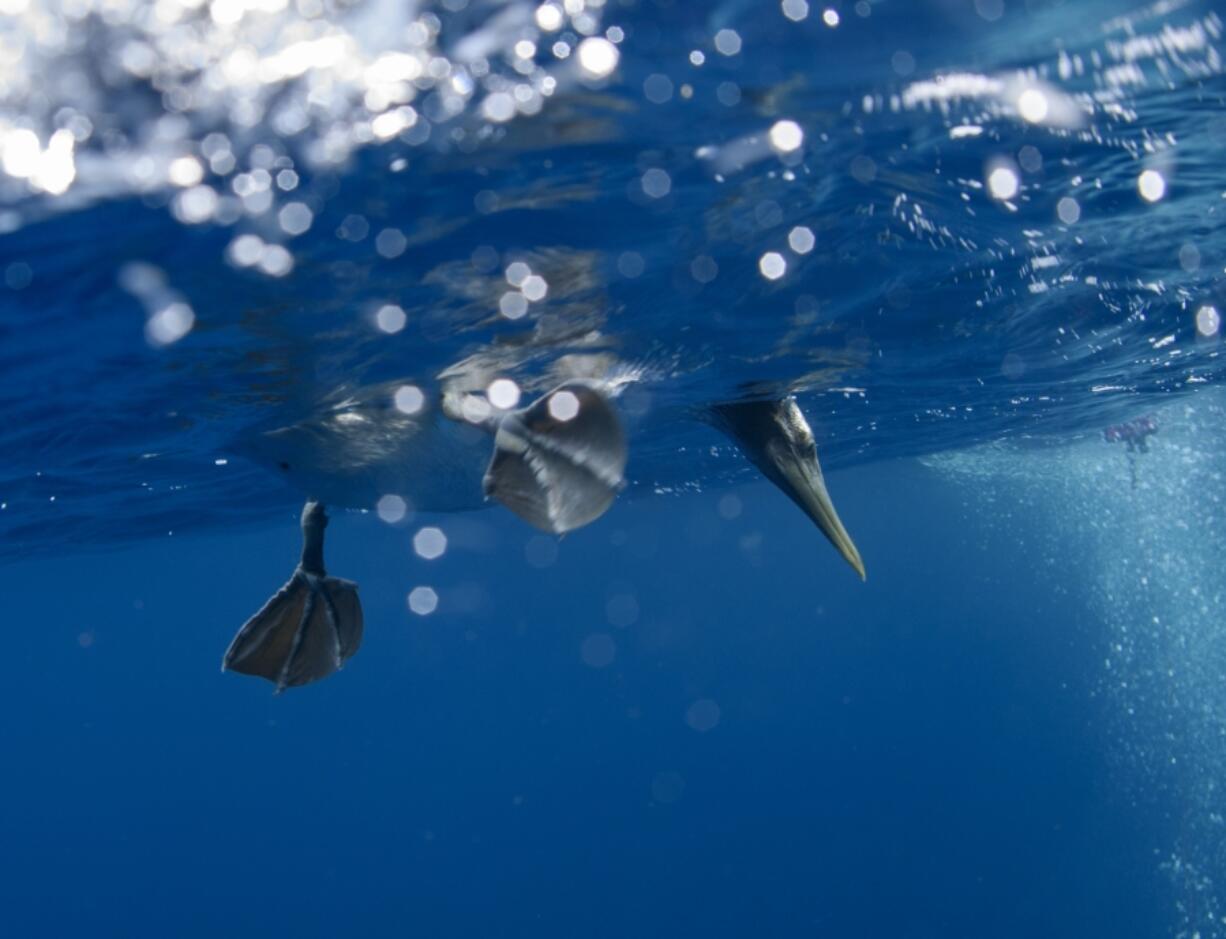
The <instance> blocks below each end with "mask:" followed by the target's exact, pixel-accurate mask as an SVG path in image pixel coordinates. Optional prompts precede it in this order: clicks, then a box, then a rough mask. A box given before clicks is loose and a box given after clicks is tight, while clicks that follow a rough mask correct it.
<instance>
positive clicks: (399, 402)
mask: <svg viewBox="0 0 1226 939" xmlns="http://www.w3.org/2000/svg"><path fill="white" fill-rule="evenodd" d="M392 401H393V403H394V404H395V405H396V410H397V411H399V412H400V413H401V414H416V413H418V412H419V411H420V410H421V409H422V408H423V407H424V406H425V403H426V396H425V395H424V394H422V390H421V389H420V388H418V387H417V386H416V385H401V386H400V387H399V388H397V389H396V393H395V395H393V396H392Z"/></svg>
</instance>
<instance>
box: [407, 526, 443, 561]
mask: <svg viewBox="0 0 1226 939" xmlns="http://www.w3.org/2000/svg"><path fill="white" fill-rule="evenodd" d="M413 550H414V551H416V552H417V556H418V557H420V558H424V559H425V560H427V561H433V560H435V559H436V558H441V557H442V556H443V553H444V552H445V551H446V550H447V536H446V535H445V534H443V530H442V529H441V528H434V527H433V526H429V527H426V528H423V529H422V530H421V531H419V532H418V533H417V534H416V535H414V536H413Z"/></svg>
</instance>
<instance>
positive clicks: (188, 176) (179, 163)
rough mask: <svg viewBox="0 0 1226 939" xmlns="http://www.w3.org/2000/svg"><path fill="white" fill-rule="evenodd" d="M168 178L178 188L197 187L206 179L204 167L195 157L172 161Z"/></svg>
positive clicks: (167, 171) (168, 169)
mask: <svg viewBox="0 0 1226 939" xmlns="http://www.w3.org/2000/svg"><path fill="white" fill-rule="evenodd" d="M166 177H167V178H168V179H169V180H170V181H171V182H172V183H173V184H174V185H176V186H195V185H196V184H197V183H199V182H200V181H201V180H202V179H204V167H203V166H201V165H200V161H199V160H197V159H196V158H195V157H194V156H181V157H179V158H178V159H175V160H171V161H170V166H169V167H168V168H167V170H166Z"/></svg>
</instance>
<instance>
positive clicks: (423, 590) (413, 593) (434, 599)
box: [409, 587, 438, 616]
mask: <svg viewBox="0 0 1226 939" xmlns="http://www.w3.org/2000/svg"><path fill="white" fill-rule="evenodd" d="M409 609H410V610H412V611H413V612H414V613H416V614H417V615H418V616H429V615H430V614H431V613H433V612H434V611H435V610H437V609H438V593H436V592H435V590H434V588H433V587H414V588H413V589H412V590H410V591H409Z"/></svg>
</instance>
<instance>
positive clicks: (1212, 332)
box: [1196, 304, 1222, 339]
mask: <svg viewBox="0 0 1226 939" xmlns="http://www.w3.org/2000/svg"><path fill="white" fill-rule="evenodd" d="M1221 328H1222V316H1221V314H1220V313H1218V311H1217V307H1215V306H1211V305H1210V304H1205V305H1204V306H1203V307H1201V308H1200V309H1199V310H1197V311H1196V331H1197V332H1198V333H1200V334H1201V335H1202V336H1204V337H1205V338H1206V339H1207V338H1209V337H1211V336H1216V335H1217V334H1218V332H1219V331H1220V330H1221Z"/></svg>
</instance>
